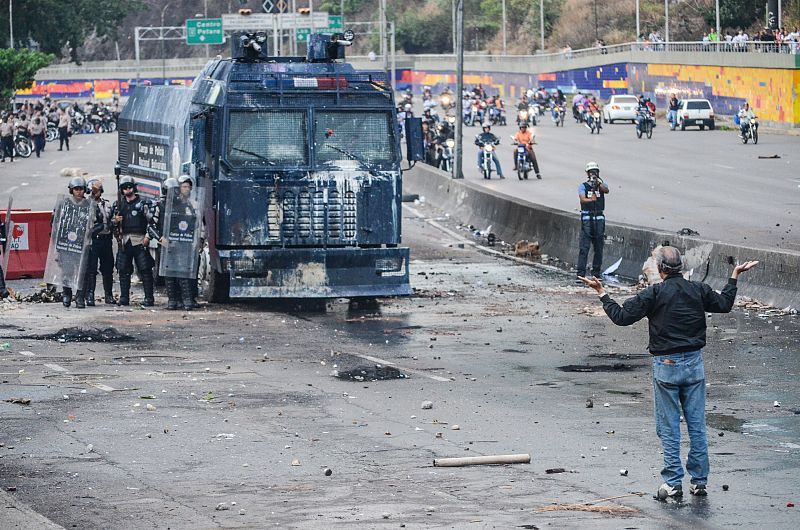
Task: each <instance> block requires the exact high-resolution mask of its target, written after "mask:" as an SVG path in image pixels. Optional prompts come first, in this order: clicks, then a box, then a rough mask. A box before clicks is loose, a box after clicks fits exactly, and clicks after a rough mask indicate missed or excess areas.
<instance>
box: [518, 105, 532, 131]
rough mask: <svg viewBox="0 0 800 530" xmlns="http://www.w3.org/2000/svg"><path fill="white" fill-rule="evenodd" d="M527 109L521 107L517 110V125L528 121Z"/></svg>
mask: <svg viewBox="0 0 800 530" xmlns="http://www.w3.org/2000/svg"><path fill="white" fill-rule="evenodd" d="M528 115H529V113H528V111H527V110H525V109H521V110H520V111H519V112H517V127H519V126H520V125H522V124H523V123H528Z"/></svg>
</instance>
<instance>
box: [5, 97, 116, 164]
mask: <svg viewBox="0 0 800 530" xmlns="http://www.w3.org/2000/svg"><path fill="white" fill-rule="evenodd" d="M118 116H119V99H118V98H116V97H115V98H114V101H113V103H112V104H111V105H107V104H106V103H105V102H102V101H100V102H92V101H87V102H86V103H85V104H83V105H81V104H79V103H77V102H75V103H73V102H67V101H63V102H58V103H56V102H54V101H51V100H50V99H49V98H46V99H44V100H39V101H25V102H23V103H18V104H14V105H12V106H11V108H10V109H9V110H6V111H3V112H2V113H0V162H6V160H8V161H9V162H14V161H15V160H19V159H20V158H29V157H30V156H31V155H33V154H35V155H36V157H37V158H40V157H41V155H42V153H43V152H44V151H45V150H46V149H47V144H48V143H50V142H56V141H58V150H59V151H63V150H65V149H66V150H67V151H69V140H70V137H71V136H72V135H73V134H75V133H84V134H85V133H99V132H113V131H114V130H116V120H117V117H118Z"/></svg>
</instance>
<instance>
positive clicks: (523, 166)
mask: <svg viewBox="0 0 800 530" xmlns="http://www.w3.org/2000/svg"><path fill="white" fill-rule="evenodd" d="M512 139H513V137H512ZM516 162H517V178H518V179H519V180H523V179H524V180H528V173H530V172H531V169H533V164H532V163H531V159H530V157H529V156H528V149H527V146H526V145H525V144H517V153H516ZM539 178H542V177H539Z"/></svg>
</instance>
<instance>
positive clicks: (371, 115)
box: [227, 109, 397, 170]
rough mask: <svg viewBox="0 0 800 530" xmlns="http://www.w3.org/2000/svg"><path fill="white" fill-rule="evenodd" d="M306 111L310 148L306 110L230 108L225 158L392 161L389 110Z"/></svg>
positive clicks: (311, 163) (261, 162)
mask: <svg viewBox="0 0 800 530" xmlns="http://www.w3.org/2000/svg"><path fill="white" fill-rule="evenodd" d="M311 116H312V117H311V119H312V120H313V126H312V127H311V129H312V131H311V135H310V137H311V138H313V144H312V146H311V147H313V149H310V148H309V147H310V146H309V141H308V139H309V134H308V128H309V126H308V123H309V112H307V111H304V110H269V111H267V110H249V109H248V110H245V109H241V110H231V112H230V114H229V124H228V149H227V158H228V163H230V165H231V166H232V167H234V168H258V167H264V166H266V167H269V168H271V169H275V168H283V167H292V168H296V167H299V168H313V169H327V170H329V169H335V168H337V167H338V166H340V165H341V164H342V162H344V161H347V162H348V163H349V162H350V161H356V162H358V163H360V164H363V165H365V166H367V167H371V168H377V169H391V168H392V164H396V157H397V149H396V146H397V140H396V138H395V128H394V127H393V126H392V123H393V120H392V115H391V113H390V112H389V111H365V110H355V109H347V110H313V111H311ZM312 151H313V155H312Z"/></svg>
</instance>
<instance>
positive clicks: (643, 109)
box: [636, 95, 651, 131]
mask: <svg viewBox="0 0 800 530" xmlns="http://www.w3.org/2000/svg"><path fill="white" fill-rule="evenodd" d="M648 101H649V99H647V98H646V97H644V96H643V95H641V96H639V105H638V106H637V107H636V130H637V131H640V130H641V129H642V123H643V122H644V120H645V117H648V116H650V113H651V111H650V105H648V104H647V103H648Z"/></svg>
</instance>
